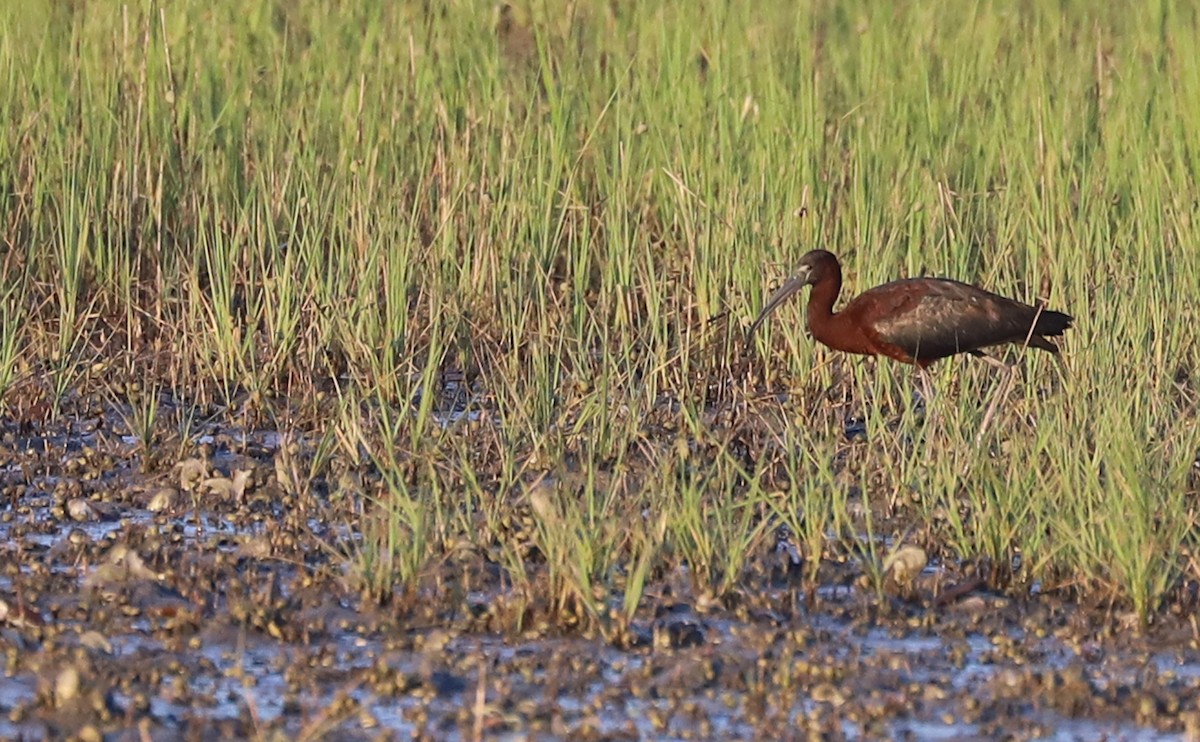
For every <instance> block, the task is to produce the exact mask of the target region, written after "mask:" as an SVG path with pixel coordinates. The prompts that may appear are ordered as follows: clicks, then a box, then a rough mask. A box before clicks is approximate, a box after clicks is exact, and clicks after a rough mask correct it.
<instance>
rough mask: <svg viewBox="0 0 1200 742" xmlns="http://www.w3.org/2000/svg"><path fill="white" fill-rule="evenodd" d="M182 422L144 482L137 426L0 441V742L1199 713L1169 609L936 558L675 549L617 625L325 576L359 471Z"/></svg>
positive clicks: (664, 734)
mask: <svg viewBox="0 0 1200 742" xmlns="http://www.w3.org/2000/svg"><path fill="white" fill-rule="evenodd" d="M198 440H199V442H200V450H199V451H198V452H197V455H196V456H189V457H185V458H181V459H180V460H179V461H178V462H176V463H175V464H174V465H171V466H165V465H164V466H160V467H158V471H156V472H152V473H149V474H144V473H142V472H141V468H142V467H141V466H140V465H139V463H138V462H139V460H140V458H139V454H138V451H137V444H136V442H135V441H132V440H130V439H128V438H123V437H121V436H120V435H114V434H110V433H107V432H106V431H105V430H104V429H103V426H102V425H96V424H91V425H82V426H77V427H75V428H74V429H70V430H67V429H63V430H58V431H56V432H55V434H54V435H52V436H38V435H32V434H29V433H27V432H24V433H23V432H20V431H12V430H10V431H7V432H6V433H5V436H4V442H3V443H4V445H3V458H4V460H3V461H2V462H0V471H2V475H0V476H2V477H3V497H2V498H0V665H2V667H3V677H0V738H5V739H22V738H24V739H41V738H68V737H71V738H76V739H114V740H119V739H145V738H151V739H173V738H190V739H226V738H259V739H282V738H285V737H286V738H291V739H380V738H382V739H388V738H395V739H410V738H426V739H527V738H532V739H558V738H571V739H648V738H654V739H721V738H725V739H735V738H738V739H741V738H744V739H752V738H761V739H795V738H823V739H830V738H832V739H836V738H906V737H907V738H913V739H939V738H940V739H964V738H995V737H1005V738H1016V739H1034V738H1066V739H1095V738H1098V737H1100V736H1102V735H1107V736H1109V737H1110V738H1117V739H1160V738H1163V737H1164V735H1165V736H1168V737H1170V736H1173V737H1175V738H1196V735H1197V730H1200V651H1198V650H1197V641H1196V632H1195V627H1194V623H1193V622H1192V621H1191V620H1190V619H1189V617H1188V616H1186V615H1171V614H1170V613H1168V614H1166V615H1163V616H1162V617H1161V620H1160V621H1159V622H1158V625H1156V626H1155V627H1153V628H1152V629H1151V630H1150V631H1148V632H1142V631H1139V630H1137V629H1136V627H1135V626H1133V625H1129V622H1128V621H1125V620H1124V619H1123V618H1122V617H1121V616H1119V615H1114V614H1113V612H1112V611H1111V610H1107V609H1106V606H1103V605H1101V606H1083V605H1079V604H1076V603H1073V602H1069V601H1063V600H1059V599H1057V598H1055V597H1053V596H1044V595H1036V596H1030V597H1029V598H1028V599H1023V600H1018V599H1015V598H1013V597H1011V596H1006V595H1002V594H1000V593H998V592H994V591H991V590H988V589H987V588H986V586H983V585H980V584H976V583H974V582H973V581H972V578H971V576H970V575H966V574H959V573H957V572H956V567H954V566H953V565H940V564H937V563H933V564H928V565H926V566H925V567H924V568H923V570H922V571H921V572H920V573H919V574H918V575H916V577H915V579H914V580H913V582H912V584H911V585H910V586H909V587H908V588H907V589H905V590H903V591H899V592H894V593H889V594H886V595H883V596H879V595H877V594H875V593H874V592H873V591H871V590H869V589H867V588H866V586H865V584H864V582H863V581H862V580H861V579H860V578H861V573H862V571H863V570H862V568H861V566H860V565H857V564H856V563H855V560H853V559H846V560H845V561H844V562H843V563H841V564H837V565H832V566H831V567H830V569H829V570H827V571H826V572H824V573H823V574H824V575H826V576H828V577H829V578H830V579H828V580H827V581H826V582H827V584H825V585H824V586H823V587H820V588H818V589H816V590H810V589H805V587H804V586H803V585H802V584H801V583H800V581H798V580H796V579H794V577H793V576H792V575H791V570H790V569H789V564H790V563H791V557H790V556H789V553H788V549H787V548H774V549H769V550H767V551H766V552H765V553H764V554H762V555H760V556H759V557H757V558H756V559H755V560H754V564H753V566H752V568H751V569H750V571H749V574H748V575H747V576H746V578H745V579H744V580H743V581H742V582H741V583H740V584H739V585H738V587H737V588H735V589H734V590H733V591H731V594H730V595H727V596H723V597H722V599H721V600H713V599H711V598H710V597H707V596H703V595H697V594H695V593H694V591H693V589H692V587H691V585H692V584H693V581H692V580H690V579H689V575H688V574H687V568H686V566H679V567H677V568H676V569H674V570H672V571H671V572H669V573H667V574H663V575H660V576H658V578H657V579H656V580H654V581H653V582H652V583H651V584H650V585H649V586H648V588H647V591H646V596H645V598H644V600H643V601H642V607H641V608H640V609H639V611H638V613H637V615H636V617H635V618H634V620H633V621H632V622H631V623H630V625H629V628H628V630H627V631H625V632H623V633H622V635H621V637H620V639H619V640H614V638H613V637H612V636H611V635H610V636H608V637H607V638H606V637H605V636H604V634H603V632H602V631H598V630H596V629H595V628H594V627H583V626H575V627H572V626H569V625H564V624H563V622H561V621H558V620H551V619H550V618H548V617H547V614H546V613H544V612H539V611H538V610H537V608H536V605H533V606H531V603H530V601H529V600H528V599H527V598H528V596H521V595H516V594H514V591H513V590H512V587H511V585H510V584H509V583H508V582H507V581H506V580H505V579H504V578H503V575H502V574H501V573H500V572H499V571H498V570H497V569H496V568H495V567H494V565H488V564H486V563H484V564H482V565H481V564H476V563H474V562H469V561H467V560H463V561H461V562H454V561H453V560H447V563H446V564H444V565H441V566H440V567H439V568H438V569H437V574H435V575H433V577H432V579H430V580H427V581H425V582H424V583H423V585H424V587H422V588H421V589H420V590H418V591H417V592H416V593H415V594H410V595H407V596H405V597H404V598H402V599H396V600H393V601H389V602H385V603H380V602H379V601H374V600H370V599H367V598H365V597H363V596H362V594H361V592H360V591H357V590H355V589H353V588H352V587H350V586H349V585H348V583H347V581H346V580H345V579H343V574H342V572H343V571H344V569H345V567H344V565H343V564H342V562H341V560H340V555H341V554H342V552H341V551H339V549H341V548H342V545H344V544H346V543H354V542H355V539H356V538H357V534H355V533H354V526H353V524H354V522H355V521H354V520H353V518H352V517H350V516H351V515H352V514H353V513H354V512H356V509H360V508H361V507H362V504H361V502H360V501H359V500H361V497H360V496H359V495H358V494H356V493H355V492H354V491H353V490H354V489H355V488H354V487H352V486H347V487H343V488H338V487H332V486H331V487H328V488H325V489H323V490H314V491H311V492H308V493H307V494H305V495H290V494H286V493H285V492H284V491H283V490H281V489H280V487H279V486H278V481H277V479H278V478H279V477H282V476H286V472H285V471H284V470H282V469H281V468H280V451H281V449H282V448H283V447H285V446H286V439H285V438H284V437H283V436H279V435H277V434H274V433H256V434H251V435H245V434H241V433H239V432H238V431H233V430H224V431H214V432H212V434H210V435H206V436H201V437H200V438H199V439H198ZM344 479H345V478H344V477H343V480H344ZM781 543H782V542H781ZM783 546H785V547H786V543H784V544H783ZM938 595H942V596H946V595H949V596H950V597H949V598H947V599H941V598H936V597H935V596H938ZM514 613H519V614H520V615H519V617H518V619H516V620H514V618H513V616H514Z"/></svg>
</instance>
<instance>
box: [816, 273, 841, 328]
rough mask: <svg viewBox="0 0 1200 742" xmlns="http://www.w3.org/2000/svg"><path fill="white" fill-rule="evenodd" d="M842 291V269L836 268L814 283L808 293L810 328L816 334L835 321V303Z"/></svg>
mask: <svg viewBox="0 0 1200 742" xmlns="http://www.w3.org/2000/svg"><path fill="white" fill-rule="evenodd" d="M841 291H842V271H841V269H840V268H834V269H833V270H832V272H830V273H826V274H825V275H824V276H823V277H822V278H821V280H820V281H817V282H816V283H815V284H813V287H812V293H810V294H809V295H808V329H809V331H810V332H812V333H813V334H814V335H816V334H817V333H818V332H819V331H820V330H819V328H822V327H824V326H826V325H827V324H828V323H829V322H832V321H833V317H834V314H833V303H834V302H835V301H837V298H838V294H839V293H841Z"/></svg>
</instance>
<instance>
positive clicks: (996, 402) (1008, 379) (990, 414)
mask: <svg viewBox="0 0 1200 742" xmlns="http://www.w3.org/2000/svg"><path fill="white" fill-rule="evenodd" d="M976 355H977V357H979V358H982V359H983V360H985V361H987V362H988V363H989V364H991V365H993V366H996V367H997V368H1000V369H1003V371H1004V375H1003V377H1002V379H1001V381H1000V384H999V385H998V386H997V387H996V388H995V389H994V390H992V399H991V401H990V402H989V403H988V406H987V410H986V411H985V412H984V413H983V422H982V423H980V425H979V432H978V433H976V434H975V446H976V447H977V448H978V447H979V445H980V444H981V443H983V436H984V434H985V433H987V429H988V427H989V426H990V425H991V424H992V418H994V417H995V416H996V409H997V408H998V407H999V406H1000V402H1001V401H1002V400H1004V399H1005V398H1006V397H1007V396H1008V392H1009V389H1010V387H1011V386H1012V382H1013V377H1014V376H1016V374H1017V367H1016V366H1013V365H1009V364H1007V363H1005V362H1004V361H1001V360H1000V359H999V358H994V357H992V356H989V355H988V354H986V353H977V354H976Z"/></svg>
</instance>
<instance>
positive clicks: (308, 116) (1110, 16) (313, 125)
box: [0, 0, 1200, 632]
mask: <svg viewBox="0 0 1200 742" xmlns="http://www.w3.org/2000/svg"><path fill="white" fill-rule="evenodd" d="M1198 12H1200V11H1197V10H1196V9H1195V8H1194V7H1193V6H1192V5H1191V4H1188V3H1177V2H1171V1H1169V0H1168V1H1164V2H1160V3H1136V4H1127V5H1123V4H1117V5H1113V6H1111V7H1105V8H1097V7H1094V4H1093V3H1087V2H1082V1H1080V2H1075V1H1073V0H1067V1H1065V2H1061V3H1057V4H1054V5H1053V6H1051V5H1048V4H1045V3H1039V2H1033V1H1032V0H1030V1H1029V2H1017V3H1000V2H982V3H969V4H967V3H918V2H906V3H893V2H884V1H882V0H878V1H877V0H856V2H850V3H845V2H840V3H834V2H814V3H801V4H797V3H785V2H774V3H773V2H768V3H718V2H706V3H696V2H687V3H684V2H662V3H619V2H612V3H598V2H597V3H541V2H535V3H531V4H530V5H528V6H526V5H519V7H516V8H514V9H511V10H508V11H503V10H498V9H497V8H496V7H494V6H493V5H491V4H490V3H487V2H466V1H454V0H451V1H450V2H444V3H434V4H426V3H416V2H397V3H355V2H348V1H343V2H319V1H317V0H278V1H277V2H265V3H257V4H251V5H249V6H248V5H246V4H245V3H239V2H223V1H222V2H213V3H209V4H187V3H184V4H178V3H175V4H159V3H133V4H125V5H121V4H117V3H103V2H82V1H76V2H42V3H25V4H20V5H18V4H10V5H9V6H6V7H5V8H4V9H3V10H0V70H3V73H2V74H3V77H4V80H3V84H4V89H5V91H6V93H5V94H4V95H3V96H0V117H2V119H3V122H4V127H3V133H2V134H0V231H2V235H3V240H4V248H3V265H2V267H0V270H2V271H3V275H2V276H0V330H2V333H3V334H2V338H0V391H2V393H3V403H4V408H5V414H6V417H7V418H8V419H9V420H11V421H13V422H15V423H18V424H24V425H37V424H40V423H42V422H44V421H47V420H51V419H55V418H58V417H61V416H64V415H70V414H72V410H75V409H77V408H78V405H80V404H85V403H86V400H90V399H97V398H100V399H106V400H110V401H111V403H112V404H114V405H115V406H116V407H117V408H119V409H120V410H121V411H122V412H123V415H124V417H125V419H126V420H128V421H130V422H129V423H128V425H129V427H130V430H131V432H136V431H135V429H137V430H140V431H141V432H140V433H139V437H141V438H143V439H144V440H145V441H146V442H147V452H146V454H145V456H146V457H147V468H148V469H149V470H151V471H153V470H155V468H156V467H158V466H166V467H169V466H170V465H171V464H173V463H174V460H173V459H172V456H175V457H178V455H180V454H179V453H178V452H179V451H182V450H185V449H186V448H187V447H188V445H189V442H188V434H187V423H188V421H189V420H191V419H193V416H199V417H202V418H206V419H214V418H215V419H221V420H225V421H227V422H228V423H229V424H231V425H239V426H245V427H261V426H266V427H274V428H278V429H280V430H283V431H286V432H288V433H295V434H296V435H297V436H301V437H303V436H307V439H309V440H316V441H318V442H319V443H320V445H318V446H317V447H316V451H317V453H316V454H314V455H313V456H312V458H311V460H306V461H305V462H303V464H302V465H298V468H297V469H296V470H295V471H296V472H298V473H297V475H296V476H291V477H281V478H280V481H279V482H277V484H278V485H279V486H280V487H281V488H282V489H284V490H288V489H297V490H305V489H316V490H319V492H320V494H336V493H337V491H338V490H339V489H340V488H342V487H343V485H344V484H345V482H347V481H349V480H347V479H346V478H345V477H344V476H341V475H340V474H339V473H344V472H355V473H360V474H362V475H363V476H364V477H365V482H366V484H365V485H364V490H365V493H366V495H367V496H368V499H367V504H366V506H365V507H364V508H363V510H362V511H361V513H362V514H361V517H352V516H347V517H348V518H349V520H350V522H351V524H352V526H353V527H354V529H356V530H357V531H359V532H361V533H362V534H363V535H364V538H363V540H362V541H361V542H357V545H355V546H353V547H350V548H348V549H347V550H345V551H344V553H346V556H347V557H348V558H349V559H350V561H351V563H352V564H353V565H354V567H355V569H354V570H353V574H355V575H357V576H358V577H357V579H358V580H359V584H360V586H361V587H362V588H363V589H364V590H366V591H367V592H368V593H370V594H372V595H375V596H377V597H380V598H386V597H390V596H393V595H401V596H408V597H410V598H411V597H413V596H417V595H429V594H434V593H436V594H441V593H442V592H445V590H444V588H445V581H446V579H447V578H446V574H447V573H446V569H445V567H446V565H447V564H452V565H458V566H455V570H456V571H458V572H460V573H462V574H468V573H470V570H471V569H480V567H479V565H480V564H483V563H491V564H497V565H500V566H501V567H502V568H503V571H504V574H505V575H506V576H507V577H506V580H508V583H507V584H509V585H510V586H511V587H512V588H513V589H512V590H511V592H512V593H513V594H514V595H516V596H518V597H517V599H516V601H517V602H518V603H519V604H520V605H521V606H525V607H527V606H528V605H532V604H536V605H544V606H546V608H547V609H548V610H549V612H550V614H552V615H554V616H556V617H559V618H564V617H567V618H572V619H573V620H574V619H577V620H580V621H582V622H584V623H585V624H587V625H589V626H599V627H601V628H605V629H612V630H613V631H615V632H619V631H620V630H621V627H622V626H623V625H624V624H625V623H626V622H627V621H628V620H629V619H630V618H632V617H633V616H634V615H635V614H636V612H637V610H638V608H639V606H640V605H641V604H642V601H643V597H644V594H645V590H646V587H647V585H648V584H652V583H653V582H654V580H656V579H658V578H660V577H661V576H662V575H664V574H666V573H668V572H670V571H671V570H673V569H675V567H676V566H678V565H680V564H685V563H686V564H687V565H688V566H689V568H690V574H691V579H692V580H693V581H694V584H695V586H696V590H697V593H698V594H701V595H703V596H707V597H708V598H711V599H712V600H716V601H725V600H727V599H728V598H729V597H730V596H731V595H738V594H742V595H744V594H749V593H755V592H757V591H760V590H761V589H762V588H763V582H762V580H761V579H760V577H759V575H758V572H756V570H755V569H754V568H753V566H754V563H755V561H756V560H757V559H758V558H759V557H762V556H763V555H765V554H770V553H771V551H772V549H773V547H774V538H773V537H772V534H773V532H774V530H775V527H776V526H777V525H779V524H787V525H788V526H789V528H790V529H791V531H792V534H793V538H794V539H795V540H796V543H797V544H798V545H799V546H800V550H801V552H802V553H803V556H804V558H805V562H804V563H805V566H806V570H805V574H806V578H805V579H807V580H809V581H810V583H811V584H819V583H820V582H821V581H822V565H823V563H831V562H838V561H844V560H845V559H846V558H853V559H861V561H862V564H863V573H864V574H865V575H867V577H868V581H869V582H870V581H872V580H874V582H875V584H878V583H879V582H880V581H881V580H882V577H881V576H880V574H879V567H878V566H877V565H878V564H879V563H880V561H881V560H882V557H883V552H884V551H886V549H887V548H889V547H888V544H891V543H895V542H898V541H899V539H900V537H903V538H905V539H907V540H909V541H914V542H916V543H919V544H921V545H922V546H923V547H924V548H926V550H928V551H929V552H930V553H931V554H932V555H935V556H938V557H940V558H941V559H942V560H943V561H944V562H945V563H947V564H951V565H964V564H966V565H978V564H986V565H990V571H991V572H992V575H993V577H992V580H993V582H994V584H996V585H997V586H999V587H1008V588H1009V589H1012V590H1013V591H1014V592H1018V593H1023V592H1026V591H1027V590H1028V588H1029V586H1030V585H1033V584H1034V583H1037V584H1038V585H1039V587H1040V589H1041V590H1043V591H1051V590H1061V591H1065V592H1066V593H1067V594H1070V595H1074V596H1079V597H1085V598H1089V599H1094V600H1096V601H1101V602H1110V601H1111V602H1113V603H1115V604H1117V605H1120V606H1122V607H1124V608H1130V609H1133V610H1134V611H1135V612H1136V613H1137V615H1138V616H1139V617H1140V618H1142V619H1143V620H1150V619H1152V618H1153V617H1154V616H1155V615H1156V614H1158V613H1159V612H1160V611H1161V610H1164V609H1167V608H1169V607H1170V606H1172V605H1179V600H1182V597H1181V595H1182V594H1183V593H1184V592H1186V591H1183V590H1181V589H1180V588H1181V587H1182V586H1185V585H1187V584H1189V583H1191V582H1192V581H1194V580H1195V579H1196V578H1197V577H1200V574H1198V569H1200V568H1198V566H1197V564H1196V562H1195V561H1194V556H1193V550H1194V547H1195V541H1196V538H1195V518H1196V516H1195V505H1194V502H1195V496H1196V491H1197V474H1196V463H1195V462H1196V459H1197V453H1198V451H1200V432H1198V425H1197V410H1196V404H1197V378H1198V374H1200V367H1198V365H1197V361H1198V360H1200V352H1198V350H1197V347H1198V346H1197V335H1198V330H1197V322H1198V321H1200V317H1198V316H1197V315H1198V313H1197V305H1198V299H1197V296H1198V295H1200V240H1198V239H1197V238H1198V237H1200V235H1198V228H1197V224H1196V221H1197V220H1196V215H1197V213H1198V208H1200V192H1198V189H1197V184H1196V178H1197V172H1198V170H1200V144H1198V140H1197V138H1196V136H1195V132H1197V131H1200V66H1197V65H1196V64H1195V63H1194V61H1193V59H1192V57H1193V50H1194V49H1196V48H1197V46H1198V45H1200V38H1198V30H1200V20H1198V18H1197V13H1198ZM816 246H824V247H827V248H829V249H831V250H834V251H835V252H837V253H839V254H840V255H841V256H842V258H843V260H844V261H845V263H846V268H847V274H848V279H849V284H850V285H849V287H848V291H849V292H855V291H858V290H862V289H865V288H867V287H869V286H872V285H875V284H877V283H879V282H882V281H884V280H888V279H891V278H895V277H898V276H900V275H915V274H921V273H933V274H943V275H950V276H954V277H956V278H959V279H962V280H967V281H973V282H977V283H980V284H982V285H986V286H988V287H989V288H991V289H993V290H996V291H999V292H1001V293H1007V294H1009V295H1013V296H1017V297H1020V298H1023V299H1025V300H1029V301H1032V300H1034V299H1043V300H1046V301H1048V302H1049V304H1050V305H1051V306H1052V307H1054V308H1058V309H1062V310H1065V311H1068V312H1070V313H1071V314H1073V315H1075V317H1076V319H1077V321H1076V326H1075V329H1074V330H1072V331H1071V333H1070V334H1069V335H1068V337H1067V338H1066V340H1065V344H1064V355H1065V358H1066V366H1067V369H1068V372H1067V373H1066V374H1059V372H1058V371H1057V369H1056V368H1055V366H1054V364H1053V362H1052V361H1051V359H1049V358H1047V357H1045V356H1044V355H1043V354H1035V353H1029V354H1025V355H1026V357H1025V358H1024V359H1023V361H1022V364H1023V368H1024V372H1023V381H1022V383H1019V384H1017V385H1016V386H1015V388H1014V391H1013V392H1012V394H1011V396H1010V398H1009V400H1008V403H1007V404H1006V405H1005V407H1004V408H1003V410H1002V413H1001V415H1000V418H999V420H998V421H997V424H996V425H995V426H994V427H993V432H992V433H991V434H990V435H989V436H988V439H987V440H986V441H984V442H983V445H980V446H976V445H975V442H974V434H975V429H976V428H977V426H978V423H979V420H980V417H981V415H982V409H983V405H982V404H981V403H980V401H981V399H985V398H986V396H987V395H988V394H989V393H990V391H991V390H992V389H994V387H995V385H996V381H997V379H996V376H995V372H994V370H992V369H990V368H989V367H987V366H986V365H984V364H978V363H972V362H962V361H957V360H956V361H950V362H947V363H944V364H942V366H941V368H940V370H939V372H938V373H937V375H936V376H937V383H938V385H939V389H940V390H941V396H940V397H939V399H938V402H937V404H939V405H940V406H941V409H942V414H941V416H940V419H939V422H938V423H937V424H936V426H934V425H929V426H925V427H922V426H921V425H920V423H919V420H918V417H917V415H916V414H915V411H913V410H912V409H910V408H911V404H910V402H909V400H910V398H911V389H912V379H911V378H910V374H909V372H908V371H907V370H906V369H903V368H900V367H896V366H894V365H891V364H888V363H875V362H870V361H863V360H861V359H844V358H838V357H836V356H834V355H832V354H831V353H829V352H828V351H826V350H824V349H823V348H820V347H818V346H817V345H815V344H814V343H813V342H811V341H810V340H809V339H807V338H806V337H805V336H804V332H803V322H802V315H801V313H800V312H799V311H797V310H785V311H782V312H780V313H779V316H778V317H777V318H776V319H775V320H774V321H773V322H772V323H771V325H770V328H769V330H768V332H766V333H765V334H764V335H762V336H761V338H760V339H759V341H758V343H759V344H758V345H757V347H755V348H753V349H750V351H749V352H747V351H746V349H744V348H742V347H741V345H740V340H739V339H738V336H739V333H740V330H741V328H742V327H744V326H745V324H746V323H747V322H748V320H749V318H750V317H751V316H752V315H753V313H754V312H755V311H756V310H757V308H758V307H759V306H760V304H761V301H762V299H763V297H764V294H765V293H766V292H767V291H768V290H769V289H770V288H771V287H772V286H773V285H774V284H775V283H776V282H777V281H778V280H779V279H780V278H781V277H782V276H783V275H784V274H785V272H786V271H787V269H788V268H789V265H790V262H791V261H792V260H794V259H795V258H796V257H798V256H799V255H800V254H801V253H802V252H803V251H805V250H807V249H809V248H811V247H816ZM726 329H727V330H728V332H726V331H725V330H726ZM784 392H788V393H786V394H785V393H784ZM167 395H169V396H170V397H171V398H173V399H177V400H185V401H186V405H185V406H186V407H188V408H189V409H191V410H192V412H189V413H188V414H187V415H182V414H181V415H179V416H177V418H172V417H171V415H166V414H161V415H156V414H155V412H154V411H155V410H156V409H157V404H156V401H157V400H159V399H160V398H163V397H165V396H167ZM848 416H853V417H857V418H861V419H862V420H863V421H864V422H863V425H864V426H865V430H866V435H865V439H864V438H857V439H855V440H847V437H846V435H845V427H846V422H845V420H846V418H847V417H848ZM137 421H140V423H141V424H138V422H137ZM173 452H174V453H173ZM964 469H966V470H967V472H966V473H965V474H964V473H963V471H964ZM346 486H347V487H348V486H349V485H346ZM864 504H865V506H866V507H862V505H864ZM881 537H882V538H881ZM343 546H344V545H343ZM1018 554H1019V555H1020V559H1019V560H1014V556H1016V555H1018ZM472 565H474V566H472ZM872 576H873V577H872ZM514 615H524V613H523V611H521V610H517V611H514Z"/></svg>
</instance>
